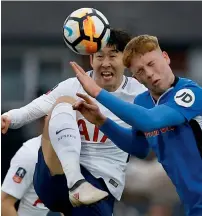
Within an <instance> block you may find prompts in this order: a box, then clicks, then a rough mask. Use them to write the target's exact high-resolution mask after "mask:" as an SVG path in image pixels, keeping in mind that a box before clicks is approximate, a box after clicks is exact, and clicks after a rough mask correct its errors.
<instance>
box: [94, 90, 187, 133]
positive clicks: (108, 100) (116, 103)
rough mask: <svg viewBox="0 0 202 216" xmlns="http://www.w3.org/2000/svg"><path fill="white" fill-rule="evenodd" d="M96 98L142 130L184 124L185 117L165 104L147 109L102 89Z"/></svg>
mask: <svg viewBox="0 0 202 216" xmlns="http://www.w3.org/2000/svg"><path fill="white" fill-rule="evenodd" d="M96 99H97V100H98V101H99V102H100V103H101V104H103V105H104V106H105V107H107V108H108V109H109V110H111V111H112V112H113V113H114V114H115V115H117V116H118V117H119V118H121V119H122V120H123V121H125V122H126V123H128V124H129V125H131V126H133V127H134V128H137V129H138V130H141V131H152V130H156V129H159V128H163V127H168V126H173V125H178V124H182V123H183V122H184V121H185V118H184V117H183V116H182V115H181V114H180V113H178V112H177V111H175V110H173V109H172V108H169V107H167V106H165V105H160V106H156V107H155V108H152V109H146V108H144V107H141V106H139V105H136V104H130V103H128V102H125V101H122V100H120V99H118V98H117V97H115V96H113V95H112V94H110V93H108V92H106V91H105V90H102V91H101V92H100V94H99V95H98V96H97V97H96Z"/></svg>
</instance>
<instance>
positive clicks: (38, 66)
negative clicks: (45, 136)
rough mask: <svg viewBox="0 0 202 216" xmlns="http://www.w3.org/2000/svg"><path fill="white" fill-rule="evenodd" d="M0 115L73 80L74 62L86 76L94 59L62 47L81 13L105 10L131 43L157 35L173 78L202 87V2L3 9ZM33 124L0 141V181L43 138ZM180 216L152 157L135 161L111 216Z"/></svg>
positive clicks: (170, 189) (51, 4)
mask: <svg viewBox="0 0 202 216" xmlns="http://www.w3.org/2000/svg"><path fill="white" fill-rule="evenodd" d="M1 6H2V10H1V39H2V40H1V63H2V64H1V86H2V89H1V112H2V113H3V112H5V111H8V110H10V109H13V108H19V107H21V106H23V105H25V104H27V103H28V102H30V101H31V100H33V99H34V98H36V97H37V96H40V95H41V94H43V93H46V92H47V91H48V90H49V89H51V88H52V87H53V86H55V85H56V84H57V83H58V82H60V81H62V80H64V79H67V78H69V77H73V76H74V74H73V72H72V70H71V68H70V67H69V61H71V60H74V61H77V62H78V63H79V64H81V65H82V66H83V67H84V68H85V69H86V70H87V69H89V68H90V66H89V58H88V57H87V56H79V55H76V54H74V53H73V52H72V51H70V50H69V49H68V48H67V47H65V45H64V42H63V38H62V25H63V22H64V20H65V19H66V17H67V16H68V15H69V14H70V13H71V12H73V11H74V10H76V9H78V8H82V7H93V8H96V9H98V10H100V11H101V12H102V13H103V14H104V15H105V16H106V17H107V19H108V20H109V22H110V25H111V27H113V28H121V29H125V30H127V31H128V32H129V33H131V34H132V35H134V36H136V35H137V34H153V35H156V36H157V37H158V38H159V42H160V45H161V47H162V48H163V49H164V50H166V51H167V52H168V54H169V56H170V58H171V67H172V69H173V71H174V72H175V74H177V75H179V76H182V77H188V78H191V79H193V80H195V81H197V82H198V83H199V84H201V85H202V28H201V21H202V13H201V11H202V2H131V1H130V2H127V1H124V2H107V1H103V2H84V1H83V2H76V1H75V2H64V1H63V2H48V1H47V2H39V1H38V2H6V1H2V2H1ZM40 126H41V122H40V121H38V122H34V123H32V124H30V125H28V126H24V127H23V128H21V129H18V130H9V132H8V133H7V134H6V135H4V136H2V137H1V138H2V157H1V158H2V167H1V168H2V169H1V175H2V180H3V179H4V176H5V174H6V172H7V169H8V167H9V163H10V159H11V157H12V156H13V155H14V153H15V152H16V151H17V150H18V149H19V147H20V146H21V145H22V142H23V141H25V140H27V139H29V138H31V137H33V136H36V135H37V134H40V132H41V129H40ZM121 215H124V216H143V215H144V216H146V215H150V216H171V215H175V216H181V215H184V214H183V210H182V207H181V205H180V204H179V200H178V197H177V195H176V192H175V189H174V188H173V186H172V184H171V182H170V181H169V179H168V178H167V177H166V175H165V173H164V171H163V170H162V167H161V166H160V165H159V164H158V163H157V162H156V160H155V157H154V156H153V155H151V156H150V157H149V158H148V159H147V160H146V161H140V160H137V159H136V158H131V160H130V164H129V166H128V170H127V179H126V189H125V193H124V195H123V198H122V202H120V203H117V204H116V206H115V212H114V216H121Z"/></svg>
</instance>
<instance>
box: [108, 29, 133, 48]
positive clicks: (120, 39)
mask: <svg viewBox="0 0 202 216" xmlns="http://www.w3.org/2000/svg"><path fill="white" fill-rule="evenodd" d="M131 39H132V37H131V35H130V34H129V33H127V32H126V31H124V30H121V29H111V32H110V38H109V41H108V43H107V46H109V47H111V46H115V48H116V50H117V51H119V52H123V51H124V49H125V46H126V45H127V43H128V42H129V41H130V40H131Z"/></svg>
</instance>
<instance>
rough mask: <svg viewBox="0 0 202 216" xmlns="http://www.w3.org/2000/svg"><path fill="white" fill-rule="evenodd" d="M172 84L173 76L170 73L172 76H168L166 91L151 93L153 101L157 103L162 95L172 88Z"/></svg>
mask: <svg viewBox="0 0 202 216" xmlns="http://www.w3.org/2000/svg"><path fill="white" fill-rule="evenodd" d="M174 82H175V75H174V74H173V73H172V75H171V76H170V79H169V81H168V86H167V88H166V89H164V90H162V91H161V92H158V93H157V92H151V95H152V97H153V99H154V100H155V101H157V100H158V99H159V98H160V97H161V95H162V94H164V93H165V92H166V91H167V90H168V89H169V88H171V87H172V86H173V84H174Z"/></svg>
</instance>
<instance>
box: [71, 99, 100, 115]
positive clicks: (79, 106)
mask: <svg viewBox="0 0 202 216" xmlns="http://www.w3.org/2000/svg"><path fill="white" fill-rule="evenodd" d="M72 108H73V109H74V110H78V111H80V112H82V110H84V109H85V110H91V111H94V110H96V109H97V106H96V105H94V104H88V103H86V102H85V101H83V100H82V101H77V102H76V103H75V104H74V105H73V106H72Z"/></svg>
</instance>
